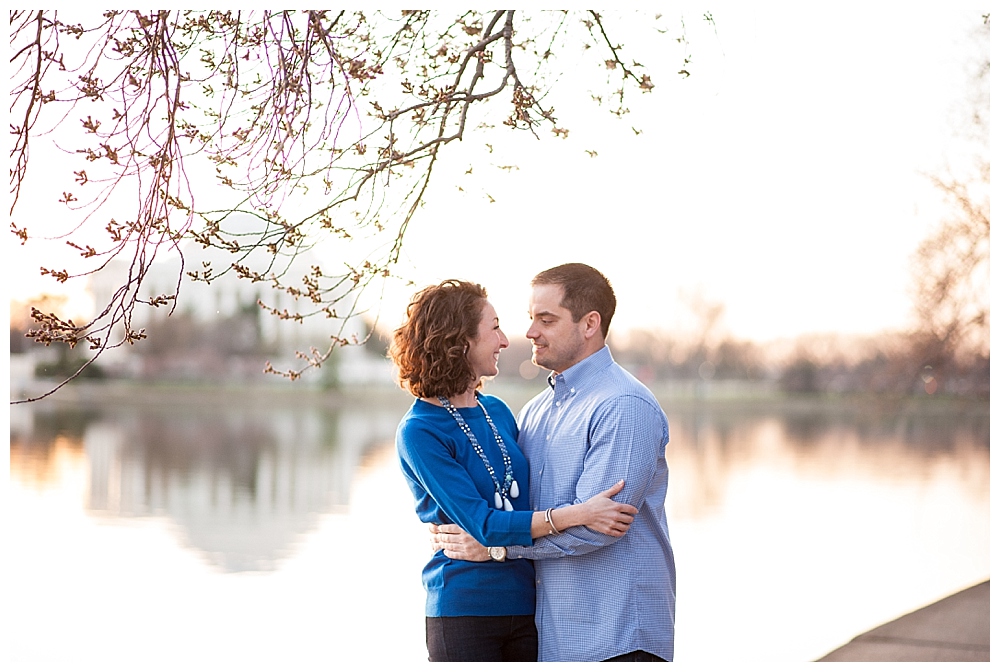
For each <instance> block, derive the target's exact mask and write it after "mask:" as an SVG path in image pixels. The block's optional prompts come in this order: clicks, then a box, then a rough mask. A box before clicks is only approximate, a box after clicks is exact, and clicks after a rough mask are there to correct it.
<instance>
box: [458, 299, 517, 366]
mask: <svg viewBox="0 0 1000 672" xmlns="http://www.w3.org/2000/svg"><path fill="white" fill-rule="evenodd" d="M508 345H510V341H508V340H507V337H506V336H505V335H504V333H503V331H501V330H500V318H498V317H497V311H496V309H494V308H493V304H491V303H490V302H489V301H484V302H483V316H482V318H481V319H480V320H479V333H478V335H477V336H476V338H475V339H473V340H472V341H469V350H468V352H467V353H466V357H468V358H469V365H470V366H471V367H472V372H473V373H474V374H475V376H476V380H478V379H480V378H482V377H484V376H487V377H489V376H495V375H497V374H498V373H500V369H499V368H498V367H497V362H498V361H499V359H500V351H501V350H503V349H504V348H506V347H507V346H508Z"/></svg>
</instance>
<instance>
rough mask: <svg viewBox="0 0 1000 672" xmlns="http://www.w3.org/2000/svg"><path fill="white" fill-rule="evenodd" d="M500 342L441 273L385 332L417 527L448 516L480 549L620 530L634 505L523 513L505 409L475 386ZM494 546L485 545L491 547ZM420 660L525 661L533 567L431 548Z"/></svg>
mask: <svg viewBox="0 0 1000 672" xmlns="http://www.w3.org/2000/svg"><path fill="white" fill-rule="evenodd" d="M508 345H509V342H508V341H507V337H506V336H505V335H504V333H503V331H502V330H501V329H500V321H499V319H498V318H497V313H496V310H495V309H494V308H493V306H492V305H491V304H490V302H489V301H487V299H486V290H484V289H483V288H482V287H481V286H480V285H477V284H474V283H470V282H464V281H460V280H446V281H445V282H442V283H441V284H440V285H435V286H431V287H427V288H425V289H423V290H421V291H419V292H417V293H416V294H415V295H414V297H413V299H412V301H411V303H410V305H409V307H408V308H407V313H406V320H405V321H404V323H403V324H402V326H400V327H399V328H398V329H397V330H396V331H395V333H394V334H393V341H392V344H391V346H390V348H389V355H390V357H391V358H392V360H393V362H394V364H395V365H396V368H397V377H398V381H399V384H400V385H401V386H402V387H403V388H404V389H407V390H409V392H410V393H412V394H413V395H414V396H415V397H416V399H415V400H414V401H413V405H412V406H411V407H410V410H409V411H408V412H407V413H406V415H405V416H404V417H403V419H402V421H401V422H400V424H399V429H398V430H397V433H396V448H397V451H398V453H399V458H400V462H401V465H402V469H403V474H404V476H405V477H406V480H407V483H408V484H409V486H410V489H411V490H412V491H413V495H414V497H415V499H416V510H417V515H418V516H419V517H420V519H421V520H422V521H424V522H425V523H435V524H443V523H449V522H453V523H456V524H458V525H460V526H461V527H462V528H463V529H464V530H466V531H467V532H468V533H469V534H471V535H472V536H474V537H476V538H477V539H478V540H479V541H480V543H482V544H483V545H485V546H490V547H495V550H496V554H493V553H491V555H493V557H494V559H496V560H502V558H501V557H499V556H500V555H502V551H501V549H502V548H503V547H505V546H512V545H530V544H531V543H532V539H534V538H537V537H540V536H543V535H545V534H553V533H558V532H559V531H560V530H565V529H566V528H568V527H571V526H574V525H587V526H589V527H591V528H593V529H595V530H597V531H599V532H603V533H605V534H612V535H615V536H621V535H622V534H624V533H625V530H626V529H627V528H628V524H630V522H631V520H632V514H634V513H635V509H634V508H632V507H631V506H629V505H627V504H619V503H618V502H615V501H614V500H612V499H611V496H612V495H614V494H616V493H617V492H618V491H619V490H620V489H621V486H622V484H621V483H619V484H617V485H616V486H614V487H612V488H610V489H609V490H607V491H605V492H604V493H601V494H600V495H598V496H596V497H593V498H592V499H590V500H588V501H586V502H583V503H581V504H575V505H573V506H567V507H563V508H559V509H556V510H549V511H548V512H543V511H532V510H531V508H530V504H529V502H528V491H529V490H528V478H529V472H528V463H527V460H526V459H525V457H524V455H523V454H522V453H521V450H520V448H519V447H518V445H517V424H516V421H515V419H514V416H513V414H512V413H511V411H510V409H509V408H508V407H507V405H506V404H505V403H504V402H503V401H502V400H500V399H499V398H497V397H494V396H490V395H487V394H482V393H481V392H479V390H480V388H481V387H482V379H483V378H485V377H491V376H495V375H497V373H498V372H499V371H498V369H497V362H498V360H499V357H500V351H501V350H503V349H504V348H506V347H507V346H508ZM491 550H493V549H491ZM423 582H424V587H425V588H426V590H427V603H426V617H427V618H426V627H427V632H426V637H427V651H428V654H429V660H431V661H534V660H535V659H536V656H537V648H538V635H537V632H536V630H535V623H534V613H535V588H534V567H533V565H532V564H531V561H529V560H510V561H498V562H482V563H476V562H465V561H462V560H451V559H449V558H447V557H446V556H445V555H444V553H443V552H442V551H437V552H436V553H435V554H434V556H433V557H432V558H431V560H430V561H429V562H428V563H427V565H426V566H425V567H424V570H423Z"/></svg>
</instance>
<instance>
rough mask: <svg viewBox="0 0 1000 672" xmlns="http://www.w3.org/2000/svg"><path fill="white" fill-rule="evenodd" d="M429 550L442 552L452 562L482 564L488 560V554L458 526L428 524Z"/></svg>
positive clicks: (484, 548)
mask: <svg viewBox="0 0 1000 672" xmlns="http://www.w3.org/2000/svg"><path fill="white" fill-rule="evenodd" d="M429 527H430V530H431V549H433V550H434V551H440V550H443V551H444V554H445V555H446V556H447V557H449V558H451V559H452V560H469V561H471V562H484V561H486V560H489V559H490V552H489V551H488V550H487V549H486V547H485V546H483V545H482V544H480V543H479V542H478V541H476V539H475V537H472V536H470V535H469V534H467V533H466V532H465V530H463V529H462V528H461V527H459V526H458V525H435V524H434V523H431V524H430V526H429Z"/></svg>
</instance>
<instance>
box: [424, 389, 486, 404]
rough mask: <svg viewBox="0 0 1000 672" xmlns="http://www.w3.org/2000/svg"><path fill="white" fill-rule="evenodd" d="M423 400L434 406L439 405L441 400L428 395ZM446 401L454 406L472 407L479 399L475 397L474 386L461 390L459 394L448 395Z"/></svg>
mask: <svg viewBox="0 0 1000 672" xmlns="http://www.w3.org/2000/svg"><path fill="white" fill-rule="evenodd" d="M424 401H429V402H430V403H432V404H434V405H435V406H440V405H441V402H440V401H438V399H437V397H433V398H430V397H428V398H425V399H424ZM448 401H449V402H451V405H452V406H454V407H455V408H472V407H473V406H476V405H477V404H478V403H479V401H478V400H477V399H476V388H475V387H470V388H469V389H468V390H466V391H465V392H461V393H459V394H453V395H452V396H450V397H448Z"/></svg>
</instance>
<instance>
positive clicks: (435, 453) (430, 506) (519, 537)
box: [396, 409, 532, 546]
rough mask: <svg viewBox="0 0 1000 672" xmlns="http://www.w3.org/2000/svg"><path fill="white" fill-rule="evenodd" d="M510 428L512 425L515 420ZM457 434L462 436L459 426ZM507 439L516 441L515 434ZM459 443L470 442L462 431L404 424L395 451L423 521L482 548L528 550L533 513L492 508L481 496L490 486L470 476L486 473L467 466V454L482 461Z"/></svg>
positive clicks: (412, 420) (419, 422)
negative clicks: (452, 527)
mask: <svg viewBox="0 0 1000 672" xmlns="http://www.w3.org/2000/svg"><path fill="white" fill-rule="evenodd" d="M492 411H493V409H491V412H492ZM508 414H509V410H508ZM448 420H451V419H450V418H448ZM495 421H496V422H497V423H498V425H499V423H500V422H501V419H500V418H495ZM510 424H513V416H511V417H510ZM455 429H456V430H458V427H457V425H456V427H455ZM514 431H515V432H516V427H515V428H514ZM504 433H507V432H506V431H505V432H504ZM508 436H511V437H512V438H513V436H516V434H513V435H511V434H508ZM460 441H466V439H465V436H464V435H463V434H461V433H460V431H457V432H456V433H452V432H451V431H450V428H449V431H443V430H442V428H441V427H440V426H438V425H436V424H435V423H433V422H430V421H428V420H426V419H424V418H420V417H412V416H411V417H408V418H406V419H404V421H403V422H402V423H401V424H400V427H399V431H398V432H397V436H396V447H397V450H398V452H399V456H400V461H401V464H402V468H403V473H404V475H405V476H406V478H407V480H408V482H409V485H410V488H411V490H412V491H413V494H414V496H415V498H416V500H417V514H418V515H419V517H420V519H421V520H422V521H424V522H426V523H432V522H433V523H451V522H453V523H455V524H457V525H459V526H460V527H461V528H462V529H463V530H465V531H466V532H468V533H469V534H470V535H472V536H473V537H475V538H476V539H477V540H478V541H479V543H481V544H483V545H484V546H510V545H523V546H530V545H531V516H532V511H530V510H529V511H524V510H515V511H500V510H497V509H496V508H494V506H493V504H492V502H491V501H490V500H487V495H486V493H484V492H482V490H483V489H485V488H486V487H491V486H487V485H484V484H480V486H479V487H477V484H476V482H475V481H474V480H473V477H472V475H471V474H470V468H471V469H475V470H478V469H483V467H482V463H481V462H478V464H477V463H476V462H472V463H471V464H469V463H468V461H469V459H470V456H469V453H471V457H472V458H474V459H475V460H476V461H478V460H479V457H478V456H476V455H475V453H473V452H472V451H471V449H469V450H465V449H464V445H463V446H460V445H458V444H459V442H460ZM463 460H465V463H463ZM485 473H486V472H485V470H483V474H485ZM525 476H527V474H525ZM490 498H491V499H492V495H490ZM519 499H520V498H519ZM527 499H528V498H527V493H526V492H525V495H524V496H523V500H524V503H523V504H522V503H521V502H518V504H519V505H521V506H526V505H527V501H526V500H527ZM518 508H520V506H519V507H518Z"/></svg>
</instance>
